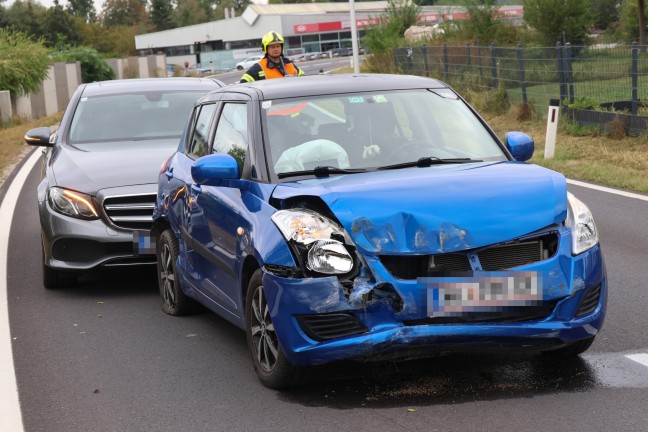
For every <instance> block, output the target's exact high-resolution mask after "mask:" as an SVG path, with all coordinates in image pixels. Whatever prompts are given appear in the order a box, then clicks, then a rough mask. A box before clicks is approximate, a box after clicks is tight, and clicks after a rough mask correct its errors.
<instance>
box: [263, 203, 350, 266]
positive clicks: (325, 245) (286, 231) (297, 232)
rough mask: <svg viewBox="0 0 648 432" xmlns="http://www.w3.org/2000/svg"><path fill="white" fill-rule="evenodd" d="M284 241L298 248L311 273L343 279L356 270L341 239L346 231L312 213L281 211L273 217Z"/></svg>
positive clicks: (294, 210) (292, 210)
mask: <svg viewBox="0 0 648 432" xmlns="http://www.w3.org/2000/svg"><path fill="white" fill-rule="evenodd" d="M272 221H273V222H274V223H275V225H277V227H278V228H279V230H280V231H281V233H282V234H283V236H284V238H285V239H286V240H287V241H288V242H290V243H292V244H293V245H294V246H296V249H297V252H298V254H299V255H300V258H301V260H302V262H303V263H304V264H305V265H306V268H307V269H308V270H311V271H314V272H317V273H323V274H330V275H339V274H345V273H349V272H350V271H351V270H352V269H353V265H354V262H353V257H352V256H351V254H350V253H349V251H348V250H347V248H346V247H345V245H344V243H343V242H342V241H340V240H339V239H341V238H344V230H343V229H342V227H340V226H339V225H337V224H336V223H335V222H333V221H332V220H330V219H328V218H325V217H324V216H322V215H320V214H318V213H315V212H313V211H310V210H301V209H300V210H296V209H291V210H279V211H278V212H276V213H274V214H273V215H272Z"/></svg>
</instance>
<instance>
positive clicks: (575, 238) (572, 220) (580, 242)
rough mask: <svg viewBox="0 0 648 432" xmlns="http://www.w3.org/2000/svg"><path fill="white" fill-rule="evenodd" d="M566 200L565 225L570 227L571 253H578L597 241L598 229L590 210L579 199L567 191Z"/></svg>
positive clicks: (592, 245)
mask: <svg viewBox="0 0 648 432" xmlns="http://www.w3.org/2000/svg"><path fill="white" fill-rule="evenodd" d="M567 201H568V204H569V205H568V206H567V220H566V221H565V225H566V226H568V227H569V228H571V239H572V253H573V254H574V255H578V254H580V253H583V252H585V251H586V250H588V249H590V248H592V247H594V246H595V245H596V244H597V243H598V241H599V236H598V230H597V229H596V224H595V223H594V217H593V216H592V212H591V211H590V209H589V208H587V206H586V205H585V204H584V203H583V202H582V201H581V200H579V199H578V198H576V197H575V196H574V195H572V194H571V193H570V192H567Z"/></svg>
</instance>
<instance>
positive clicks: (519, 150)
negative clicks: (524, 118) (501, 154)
mask: <svg viewBox="0 0 648 432" xmlns="http://www.w3.org/2000/svg"><path fill="white" fill-rule="evenodd" d="M505 144H506V148H507V149H508V151H509V152H511V155H512V156H513V158H514V159H515V160H516V161H520V162H524V161H526V160H529V159H531V157H532V156H533V151H534V145H535V143H534V142H533V138H531V137H530V136H529V135H527V134H525V133H522V132H507V133H506V143H505Z"/></svg>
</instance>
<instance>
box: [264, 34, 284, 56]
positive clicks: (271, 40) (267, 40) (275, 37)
mask: <svg viewBox="0 0 648 432" xmlns="http://www.w3.org/2000/svg"><path fill="white" fill-rule="evenodd" d="M277 43H278V44H281V45H283V43H284V38H283V37H282V36H281V35H280V34H279V33H277V32H273V31H271V32H268V33H266V34H264V35H263V37H262V38H261V45H262V46H263V52H264V53H267V52H268V45H272V44H277ZM282 51H283V49H282Z"/></svg>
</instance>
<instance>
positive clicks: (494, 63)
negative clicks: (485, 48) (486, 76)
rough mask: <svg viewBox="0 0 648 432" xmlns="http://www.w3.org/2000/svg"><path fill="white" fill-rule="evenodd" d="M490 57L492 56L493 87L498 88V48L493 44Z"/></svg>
mask: <svg viewBox="0 0 648 432" xmlns="http://www.w3.org/2000/svg"><path fill="white" fill-rule="evenodd" d="M490 55H491V77H492V82H491V87H493V88H497V85H498V82H497V47H496V46H495V44H494V43H493V44H491V46H490Z"/></svg>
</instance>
